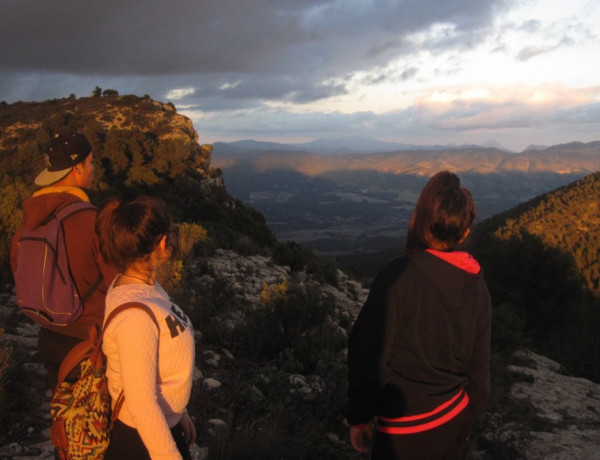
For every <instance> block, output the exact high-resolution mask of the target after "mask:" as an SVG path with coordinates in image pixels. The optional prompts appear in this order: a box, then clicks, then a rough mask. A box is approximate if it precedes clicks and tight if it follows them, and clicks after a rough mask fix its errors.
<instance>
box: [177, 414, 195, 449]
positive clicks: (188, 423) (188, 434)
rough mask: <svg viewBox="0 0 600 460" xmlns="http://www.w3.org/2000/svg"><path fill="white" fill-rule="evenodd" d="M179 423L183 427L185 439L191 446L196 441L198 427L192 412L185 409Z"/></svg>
mask: <svg viewBox="0 0 600 460" xmlns="http://www.w3.org/2000/svg"><path fill="white" fill-rule="evenodd" d="M179 423H180V424H181V429H182V430H183V434H184V435H185V440H186V441H187V443H188V447H189V446H191V445H192V444H194V442H196V427H195V426H194V421H193V420H192V418H191V417H190V414H188V413H187V411H185V412H184V413H183V415H182V416H181V420H180V421H179Z"/></svg>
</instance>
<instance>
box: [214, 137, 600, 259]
mask: <svg viewBox="0 0 600 460" xmlns="http://www.w3.org/2000/svg"><path fill="white" fill-rule="evenodd" d="M342 145H343V143H342V141H340V144H339V147H338V148H335V145H330V150H323V148H320V149H319V152H320V153H313V152H308V151H301V150H293V149H292V147H288V149H284V148H282V146H281V145H279V144H269V143H266V144H265V143H257V142H249V141H246V142H240V143H237V144H236V143H234V144H224V143H217V144H215V145H214V150H213V155H212V164H213V166H216V167H219V168H220V169H221V170H222V171H223V177H224V180H225V184H226V187H227V190H228V192H229V193H230V194H231V195H233V196H234V197H236V198H238V199H239V200H241V201H242V202H243V203H244V204H246V205H248V206H252V207H253V208H255V209H257V210H259V211H260V212H261V213H262V214H264V216H265V218H266V220H267V225H268V226H269V228H270V229H271V230H272V231H273V232H274V233H275V235H276V236H277V238H278V239H279V240H292V241H297V242H299V243H302V244H303V245H305V246H307V247H310V248H312V249H314V250H317V251H318V252H319V253H321V254H327V255H339V254H348V253H365V252H374V251H380V250H384V249H389V248H397V247H400V246H402V244H403V242H402V240H403V237H404V234H405V232H406V227H407V224H408V220H409V219H410V213H411V212H412V209H413V206H414V203H415V201H416V199H417V197H418V194H419V193H420V191H421V189H422V187H423V186H424V184H425V183H426V181H427V179H428V177H429V176H431V175H432V174H433V173H435V172H437V171H439V170H441V169H449V170H452V171H456V172H458V173H459V175H460V177H461V179H462V181H463V184H464V185H465V186H466V187H468V188H469V189H471V191H472V192H473V194H474V196H475V199H476V202H477V207H478V220H479V221H480V220H483V219H485V218H487V217H490V216H492V215H494V214H497V213H499V212H501V211H504V210H506V209H510V208H512V207H514V206H516V205H517V204H519V203H522V202H525V201H527V200H529V199H531V198H533V197H535V196H537V195H540V194H542V193H545V192H548V191H550V190H554V189H556V188H558V187H561V186H563V185H566V184H568V183H570V182H573V181H574V180H577V179H579V178H581V177H583V176H585V175H586V174H589V173H591V172H593V171H596V170H598V169H600V142H593V143H588V144H582V143H571V144H565V145H558V146H553V147H546V148H538V149H528V150H526V151H524V152H522V153H509V152H506V151H503V150H500V149H498V148H485V147H473V146H470V147H463V148H458V147H457V148H441V147H439V148H437V149H429V150H427V149H422V150H415V149H412V150H396V151H393V152H375V153H371V154H365V153H352V152H348V149H347V148H343V147H342ZM366 148H368V147H367V146H366V145H363V149H366ZM377 148H378V147H377V145H374V146H373V149H374V150H376V149H377ZM269 149H270V150H269Z"/></svg>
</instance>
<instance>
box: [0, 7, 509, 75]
mask: <svg viewBox="0 0 600 460" xmlns="http://www.w3.org/2000/svg"><path fill="white" fill-rule="evenodd" d="M501 3H502V2H501V1H500V0H498V1H481V0H452V1H440V0H408V1H385V2H384V1H381V2H374V1H361V0H346V1H344V2H340V1H333V0H322V1H319V0H312V1H309V0H306V1H298V0H253V1H251V2H242V1H239V0H219V1H197V0H171V1H169V2H165V1H162V0H143V1H142V0H134V1H117V0H108V1H107V0H101V1H99V0H92V1H81V0H58V1H54V0H52V1H39V0H19V1H14V0H0V8H1V11H2V15H1V19H0V69H3V70H5V71H16V70H20V71H23V70H28V71H32V72H45V71H49V72H57V73H68V74H83V75H85V74H88V75H89V74H96V75H122V76H132V75H171V74H201V75H206V76H208V77H209V78H210V77H211V74H214V73H222V72H223V73H227V72H248V73H251V74H253V75H261V74H265V73H274V74H278V75H291V76H302V75H303V76H306V75H310V74H313V75H328V74H329V75H330V74H338V73H342V74H343V73H345V72H348V71H352V70H357V69H361V68H362V67H363V66H371V65H373V64H377V63H379V64H382V63H385V61H386V60H387V59H389V57H390V56H392V55H394V56H396V55H398V53H401V52H402V49H403V47H405V46H406V43H405V42H404V37H405V35H406V34H409V33H412V32H416V31H418V30H422V29H423V28H427V27H428V26H429V25H431V24H434V23H451V24H453V25H454V26H455V27H456V28H457V29H459V30H461V31H463V32H464V33H465V34H468V33H471V32H475V31H476V30H479V29H481V28H484V27H485V24H486V22H487V21H488V20H489V18H490V16H491V12H492V9H493V7H494V6H495V5H497V4H501Z"/></svg>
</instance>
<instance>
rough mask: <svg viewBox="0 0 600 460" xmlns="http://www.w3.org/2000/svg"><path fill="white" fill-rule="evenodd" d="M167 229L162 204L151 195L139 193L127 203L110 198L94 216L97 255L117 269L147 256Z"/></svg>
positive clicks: (166, 219)
mask: <svg viewBox="0 0 600 460" xmlns="http://www.w3.org/2000/svg"><path fill="white" fill-rule="evenodd" d="M170 230H171V218H170V216H169V213H168V211H167V207H166V205H165V203H164V202H163V201H162V200H161V199H159V198H155V197H151V196H140V197H138V198H136V199H135V200H133V201H131V202H129V203H124V202H122V201H121V200H120V199H118V198H110V199H108V200H107V201H105V202H104V203H103V204H102V205H101V206H100V209H99V210H98V216H97V218H96V233H97V234H98V238H99V243H100V254H101V255H102V258H103V259H104V261H105V262H106V263H108V264H111V265H114V266H115V267H117V268H118V269H119V270H121V271H124V270H125V269H126V268H127V267H128V266H129V265H130V264H131V263H132V262H134V261H136V260H140V259H144V258H145V257H147V256H148V255H150V253H152V251H154V249H155V248H156V246H158V244H159V243H160V240H161V239H162V237H163V236H165V235H167V237H168V235H169V234H170Z"/></svg>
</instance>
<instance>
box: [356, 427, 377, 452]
mask: <svg viewBox="0 0 600 460" xmlns="http://www.w3.org/2000/svg"><path fill="white" fill-rule="evenodd" d="M372 440H373V428H372V427H371V424H370V423H365V424H364V425H350V443H351V444H352V447H354V450H355V451H357V452H360V453H363V454H364V453H367V452H369V444H370V443H371V441H372Z"/></svg>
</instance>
